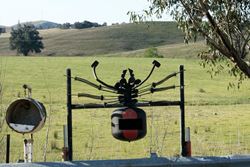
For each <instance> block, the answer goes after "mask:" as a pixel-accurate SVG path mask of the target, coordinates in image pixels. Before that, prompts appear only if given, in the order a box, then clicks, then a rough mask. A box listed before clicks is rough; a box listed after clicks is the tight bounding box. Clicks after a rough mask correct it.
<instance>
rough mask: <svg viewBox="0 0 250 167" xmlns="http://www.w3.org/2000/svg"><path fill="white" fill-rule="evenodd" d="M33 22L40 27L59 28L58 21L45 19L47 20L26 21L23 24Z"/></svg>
mask: <svg viewBox="0 0 250 167" xmlns="http://www.w3.org/2000/svg"><path fill="white" fill-rule="evenodd" d="M27 23H30V24H33V25H34V26H35V27H36V28H38V29H51V28H57V27H58V26H59V24H58V23H55V22H51V21H45V20H38V21H31V22H24V23H21V24H27ZM16 26H17V24H16V25H13V26H12V27H16Z"/></svg>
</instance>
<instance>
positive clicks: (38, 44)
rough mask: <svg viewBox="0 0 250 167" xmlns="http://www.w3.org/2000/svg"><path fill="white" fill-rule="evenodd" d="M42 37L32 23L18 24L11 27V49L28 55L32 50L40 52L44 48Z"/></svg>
mask: <svg viewBox="0 0 250 167" xmlns="http://www.w3.org/2000/svg"><path fill="white" fill-rule="evenodd" d="M43 48H44V46H43V43H42V37H40V36H39V32H38V31H37V29H36V28H35V26H34V25H32V24H24V25H21V24H18V26H17V28H12V29H11V37H10V49H11V50H17V53H18V54H20V53H21V54H23V55H24V56H27V55H28V54H29V53H30V52H32V53H33V52H35V53H40V52H41V49H43Z"/></svg>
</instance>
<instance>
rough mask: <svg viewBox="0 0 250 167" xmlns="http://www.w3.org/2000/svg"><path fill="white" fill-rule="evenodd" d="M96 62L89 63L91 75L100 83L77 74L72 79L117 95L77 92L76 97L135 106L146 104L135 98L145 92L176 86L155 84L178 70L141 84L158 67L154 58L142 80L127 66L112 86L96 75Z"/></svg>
mask: <svg viewBox="0 0 250 167" xmlns="http://www.w3.org/2000/svg"><path fill="white" fill-rule="evenodd" d="M98 64H99V62H98V61H95V62H94V63H93V64H92V65H91V67H92V70H93V75H94V77H95V79H96V81H97V82H99V83H100V85H97V84H95V83H93V82H90V81H88V80H86V79H84V78H81V77H77V76H76V77H73V79H74V80H76V81H80V82H83V83H85V84H87V85H89V86H92V87H94V88H96V89H98V90H100V91H105V92H109V93H113V94H116V95H117V97H116V98H110V97H115V96H104V95H101V96H98V95H92V94H87V93H78V94H77V96H78V97H87V98H92V99H98V100H102V101H105V102H104V107H105V106H107V107H110V106H111V107H112V106H114V107H115V106H126V107H135V106H137V105H138V106H140V105H147V104H146V103H138V100H137V98H138V97H142V96H144V95H147V94H150V93H155V92H160V91H165V90H169V89H175V88H176V87H178V86H175V85H171V86H167V87H160V88H157V86H159V85H161V84H162V83H164V82H166V81H167V80H168V79H170V78H172V77H174V76H176V75H177V74H178V73H180V72H174V73H171V74H170V75H167V76H166V77H164V78H163V79H162V80H160V81H158V82H153V83H151V84H148V85H145V86H143V84H144V83H145V82H146V81H147V80H148V79H149V78H150V76H151V75H152V73H153V71H154V70H155V68H156V67H157V68H159V67H160V65H161V64H160V63H159V62H158V61H156V60H154V61H153V62H152V64H153V66H152V69H151V71H150V72H149V74H148V76H147V77H146V78H145V79H144V80H143V81H141V80H140V79H136V78H135V75H134V72H133V70H132V69H130V68H128V69H125V70H123V71H122V74H121V79H120V80H119V81H118V82H116V83H115V85H114V86H112V85H110V84H107V83H106V82H104V81H102V80H101V79H100V78H99V77H98V76H97V73H96V68H97V66H98ZM127 72H129V75H130V77H129V78H128V79H126V74H127ZM160 102H163V103H164V101H159V102H158V104H160ZM147 103H148V105H151V104H154V102H151V101H149V102H147ZM93 107H94V106H93ZM96 107H97V108H98V105H97V106H96Z"/></svg>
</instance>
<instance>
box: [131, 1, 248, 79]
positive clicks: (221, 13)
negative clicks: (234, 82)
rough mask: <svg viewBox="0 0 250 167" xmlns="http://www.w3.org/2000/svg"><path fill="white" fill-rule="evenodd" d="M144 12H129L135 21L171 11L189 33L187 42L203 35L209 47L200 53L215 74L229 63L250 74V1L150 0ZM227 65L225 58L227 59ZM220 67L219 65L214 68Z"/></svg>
mask: <svg viewBox="0 0 250 167" xmlns="http://www.w3.org/2000/svg"><path fill="white" fill-rule="evenodd" d="M148 1H149V2H150V6H149V9H146V10H144V11H143V13H142V14H138V13H135V12H129V14H130V15H131V19H132V20H133V21H142V20H145V19H147V17H152V16H154V15H156V16H157V17H158V18H160V17H162V16H163V14H165V13H166V12H167V13H170V15H171V16H172V17H173V19H174V20H176V22H177V24H178V27H179V28H180V29H181V30H183V31H184V32H185V34H186V36H185V42H188V41H190V40H191V39H194V40H196V38H197V37H198V36H202V37H204V38H205V40H206V44H207V45H208V46H209V50H207V51H204V52H202V53H200V54H199V56H200V57H201V59H202V60H203V65H204V66H206V65H208V64H209V65H210V66H211V67H212V71H214V74H216V73H218V72H220V71H221V70H222V69H224V68H225V67H226V66H229V67H230V68H229V73H230V74H231V75H234V76H238V77H239V81H240V82H241V81H242V80H243V79H244V78H246V77H248V78H250V64H249V60H250V58H249V54H248V52H249V50H250V3H249V1H244V0H148ZM225 60H226V66H225V65H223V63H222V62H225ZM214 67H216V68H214Z"/></svg>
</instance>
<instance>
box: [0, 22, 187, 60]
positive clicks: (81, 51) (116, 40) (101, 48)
mask: <svg viewBox="0 0 250 167" xmlns="http://www.w3.org/2000/svg"><path fill="white" fill-rule="evenodd" d="M40 35H41V36H42V37H43V43H44V46H45V49H44V50H43V52H42V53H41V54H42V55H48V56H72V55H73V56H86V55H99V54H107V53H117V52H122V51H123V52H124V51H133V50H137V49H144V48H148V47H151V46H160V45H166V44H177V43H182V42H183V37H184V35H183V33H182V32H181V31H180V30H178V29H177V24H176V23H174V22H153V23H148V24H144V23H142V24H121V25H113V26H107V27H98V28H89V29H82V30H77V29H69V30H62V29H49V30H41V31H40ZM9 36H10V34H9V33H5V34H1V35H0V55H15V54H16V52H15V51H10V50H9Z"/></svg>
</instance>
